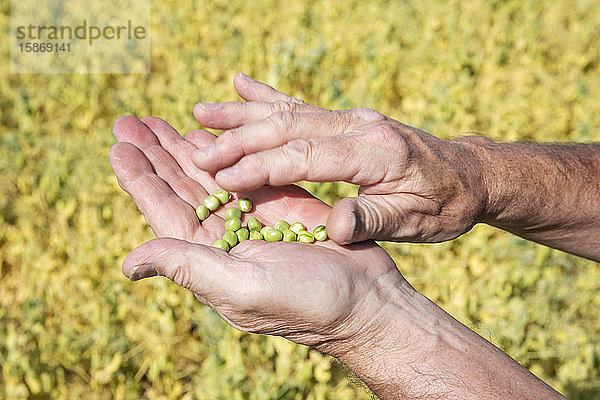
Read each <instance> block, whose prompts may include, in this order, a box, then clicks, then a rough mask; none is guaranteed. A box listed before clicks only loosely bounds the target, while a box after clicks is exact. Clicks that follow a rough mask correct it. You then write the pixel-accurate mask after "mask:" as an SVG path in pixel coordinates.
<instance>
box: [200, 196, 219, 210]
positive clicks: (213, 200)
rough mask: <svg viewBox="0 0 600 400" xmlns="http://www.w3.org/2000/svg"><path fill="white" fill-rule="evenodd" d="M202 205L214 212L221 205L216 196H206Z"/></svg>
mask: <svg viewBox="0 0 600 400" xmlns="http://www.w3.org/2000/svg"><path fill="white" fill-rule="evenodd" d="M204 205H205V206H206V208H208V209H209V210H210V211H215V210H216V209H217V208H219V206H220V205H221V202H220V201H219V199H218V198H217V197H216V196H206V197H205V198H204Z"/></svg>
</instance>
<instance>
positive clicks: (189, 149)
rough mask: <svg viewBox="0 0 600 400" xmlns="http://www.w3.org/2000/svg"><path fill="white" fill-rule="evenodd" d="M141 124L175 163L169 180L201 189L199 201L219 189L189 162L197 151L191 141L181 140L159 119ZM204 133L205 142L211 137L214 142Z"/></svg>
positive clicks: (151, 119) (143, 119) (207, 175)
mask: <svg viewBox="0 0 600 400" xmlns="http://www.w3.org/2000/svg"><path fill="white" fill-rule="evenodd" d="M142 122H143V123H144V124H145V125H146V126H147V127H148V128H150V130H151V131H152V132H153V133H154V135H155V137H156V139H157V140H158V143H159V144H160V146H161V147H162V148H163V149H164V150H166V152H167V153H168V155H170V156H171V158H172V159H173V160H175V162H176V163H177V168H176V171H174V172H173V173H172V174H174V175H175V176H174V177H172V178H171V179H175V180H177V179H183V180H184V181H185V182H187V183H186V184H191V185H192V186H195V187H196V188H198V189H200V188H201V193H200V194H201V195H202V197H201V198H200V199H199V200H203V199H204V197H205V196H206V194H208V193H214V192H216V191H217V190H219V189H220V187H219V186H218V185H217V183H216V182H215V180H214V179H213V177H212V176H211V175H210V174H209V173H208V172H206V171H203V170H201V169H200V168H198V167H196V166H195V165H194V164H193V163H192V162H191V160H192V153H193V152H194V151H195V150H196V149H197V147H196V146H195V145H194V144H193V143H192V142H191V141H186V140H185V139H184V138H182V137H181V135H180V134H179V132H177V131H176V130H175V129H174V128H173V127H172V126H171V125H169V123H168V122H166V121H165V120H163V119H161V118H157V117H144V118H142ZM206 133H207V135H206V136H207V140H208V139H209V138H210V136H212V140H213V141H214V138H215V136H214V135H213V134H211V133H210V132H206ZM165 156H166V155H165ZM167 158H168V157H167ZM189 178H191V180H190V179H189ZM191 182H194V183H191ZM196 205H198V204H196Z"/></svg>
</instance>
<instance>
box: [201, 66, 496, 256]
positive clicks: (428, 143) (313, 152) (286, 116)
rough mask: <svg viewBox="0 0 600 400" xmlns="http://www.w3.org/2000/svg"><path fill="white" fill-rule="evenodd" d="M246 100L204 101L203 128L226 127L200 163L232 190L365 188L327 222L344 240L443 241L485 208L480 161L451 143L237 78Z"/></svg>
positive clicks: (333, 234)
mask: <svg viewBox="0 0 600 400" xmlns="http://www.w3.org/2000/svg"><path fill="white" fill-rule="evenodd" d="M234 86H235V88H236V90H237V92H238V93H239V95H240V96H241V97H242V98H243V99H245V100H247V102H229V103H217V104H206V103H200V104H198V105H196V107H195V108H194V115H195V116H196V119H197V120H198V121H199V122H200V123H201V124H202V125H204V126H206V127H209V128H216V129H225V130H226V131H225V132H224V133H223V134H221V135H220V136H219V137H218V138H217V139H216V140H215V141H214V143H210V144H208V145H207V146H203V147H202V148H201V149H200V150H198V151H196V152H195V153H194V154H193V156H192V160H193V161H194V164H195V165H197V166H198V167H199V168H201V169H203V170H205V171H209V172H211V173H212V174H214V176H215V180H216V182H217V183H218V184H219V185H220V186H222V187H224V188H226V189H229V190H234V191H240V190H252V189H255V188H258V187H261V186H263V185H265V184H268V185H273V186H281V185H288V184H291V183H294V182H298V181H301V180H310V181H317V182H323V181H346V182H350V183H353V184H357V185H360V189H359V194H358V197H354V198H346V199H343V200H341V201H339V202H338V203H337V204H336V205H335V207H334V208H333V210H332V211H331V213H330V214H329V218H328V220H327V231H328V234H329V237H330V238H332V239H333V240H334V241H335V242H337V243H339V244H348V243H352V242H357V241H362V240H366V239H379V240H395V241H409V242H440V241H445V240H450V239H453V238H456V237H457V236H460V235H461V234H463V233H465V232H467V231H469V230H470V229H471V227H472V226H473V225H474V224H475V223H477V222H479V221H480V219H481V217H482V216H483V215H484V213H485V208H486V205H487V197H488V196H487V192H486V188H485V186H484V179H483V177H482V172H481V165H480V163H479V161H478V158H477V157H475V156H474V155H473V154H472V152H471V149H470V147H468V146H467V145H466V144H465V143H463V142H462V141H460V140H457V141H444V140H441V139H438V138H436V137H434V136H432V135H430V134H428V133H426V132H423V131H421V130H419V129H416V128H412V127H410V126H407V125H404V124H402V123H400V122H398V121H395V120H393V119H391V118H388V117H386V116H384V115H382V114H380V113H378V112H376V111H373V110H370V109H367V108H358V109H352V110H342V111H331V110H325V109H321V108H318V107H315V106H312V105H309V104H306V103H305V102H303V101H301V100H298V99H296V98H294V97H290V96H288V95H286V94H284V93H281V92H279V91H277V90H275V89H273V88H271V87H270V86H268V85H266V84H264V83H260V82H257V81H254V80H252V79H251V78H249V77H247V76H245V75H243V74H238V75H236V76H235V78H234Z"/></svg>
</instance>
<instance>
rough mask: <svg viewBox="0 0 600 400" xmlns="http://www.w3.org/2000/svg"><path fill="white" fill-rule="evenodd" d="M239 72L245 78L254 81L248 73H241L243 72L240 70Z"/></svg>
mask: <svg viewBox="0 0 600 400" xmlns="http://www.w3.org/2000/svg"><path fill="white" fill-rule="evenodd" d="M240 74H242V76H244V77H245V78H246V79H249V80H251V81H252V82H256V81H255V80H254V79H252V77H251V76H250V75H246V74H245V73H243V72H240Z"/></svg>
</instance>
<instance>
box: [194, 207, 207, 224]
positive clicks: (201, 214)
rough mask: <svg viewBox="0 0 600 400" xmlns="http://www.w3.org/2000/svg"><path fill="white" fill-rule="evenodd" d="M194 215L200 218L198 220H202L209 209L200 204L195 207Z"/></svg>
mask: <svg viewBox="0 0 600 400" xmlns="http://www.w3.org/2000/svg"><path fill="white" fill-rule="evenodd" d="M196 215H197V216H198V218H200V221H204V220H205V219H206V218H208V216H209V215H210V210H209V209H208V208H207V207H206V206H205V205H204V204H200V205H199V206H198V207H196Z"/></svg>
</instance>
